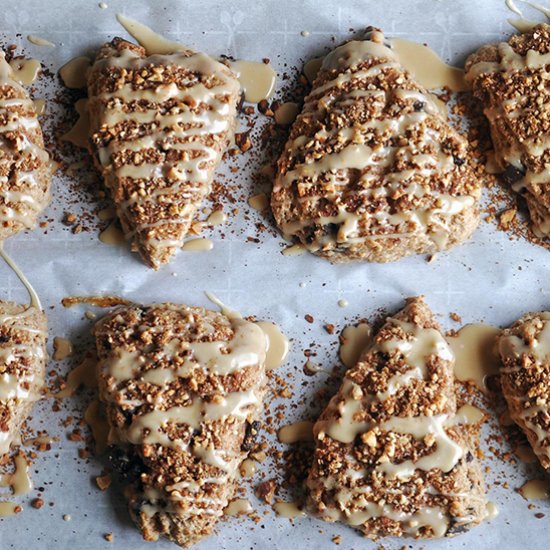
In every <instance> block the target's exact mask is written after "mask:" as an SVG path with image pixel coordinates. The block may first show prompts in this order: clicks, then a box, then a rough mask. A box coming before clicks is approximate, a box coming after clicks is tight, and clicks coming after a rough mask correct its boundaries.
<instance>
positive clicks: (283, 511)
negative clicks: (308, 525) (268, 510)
mask: <svg viewBox="0 0 550 550" xmlns="http://www.w3.org/2000/svg"><path fill="white" fill-rule="evenodd" d="M273 510H275V513H276V514H277V515H278V516H279V517H282V518H288V519H295V518H301V517H304V516H305V515H306V513H305V511H304V510H302V509H301V508H299V507H298V504H296V502H282V501H278V502H276V503H275V504H274V505H273Z"/></svg>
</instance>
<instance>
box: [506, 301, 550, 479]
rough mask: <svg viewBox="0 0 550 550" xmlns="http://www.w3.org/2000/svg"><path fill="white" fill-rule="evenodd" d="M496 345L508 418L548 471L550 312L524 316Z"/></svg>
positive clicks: (549, 432)
mask: <svg viewBox="0 0 550 550" xmlns="http://www.w3.org/2000/svg"><path fill="white" fill-rule="evenodd" d="M498 347H499V352H500V357H501V359H502V367H501V369H500V380H501V384H502V393H503V394H504V397H505V398H506V402H507V403H508V410H509V411H510V417H511V418H512V420H513V421H514V422H515V423H516V424H517V425H518V426H519V427H520V428H521V429H522V430H523V431H524V432H525V435H526V436H527V439H528V440H529V443H530V444H531V446H532V447H533V451H534V452H535V454H536V455H537V457H538V459H539V460H540V463H541V464H542V465H543V466H544V468H546V469H547V470H548V471H549V472H550V312H548V311H541V312H535V313H528V314H526V315H524V316H523V317H522V318H521V319H519V320H518V321H517V322H516V323H514V324H513V325H512V326H511V327H510V328H508V329H506V330H503V331H502V334H501V336H500V337H499V340H498Z"/></svg>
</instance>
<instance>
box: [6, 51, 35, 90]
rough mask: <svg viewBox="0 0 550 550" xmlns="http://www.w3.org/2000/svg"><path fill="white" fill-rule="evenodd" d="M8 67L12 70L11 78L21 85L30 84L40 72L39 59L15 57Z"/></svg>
mask: <svg viewBox="0 0 550 550" xmlns="http://www.w3.org/2000/svg"><path fill="white" fill-rule="evenodd" d="M10 67H11V68H12V71H13V78H14V80H15V81H17V82H19V84H22V85H23V86H30V85H31V84H32V83H33V82H34V81H35V80H36V79H37V78H38V74H39V73H40V69H41V67H40V61H38V60H37V59H25V58H22V57H15V58H13V59H12V60H11V61H10Z"/></svg>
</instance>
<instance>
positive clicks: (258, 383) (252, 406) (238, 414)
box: [95, 304, 267, 546]
mask: <svg viewBox="0 0 550 550" xmlns="http://www.w3.org/2000/svg"><path fill="white" fill-rule="evenodd" d="M95 336H96V341H97V352H98V357H99V364H98V376H99V388H100V398H101V399H102V401H103V402H104V403H106V407H107V418H108V421H109V423H110V425H111V439H112V443H113V446H112V447H111V461H112V464H113V466H114V468H115V469H116V470H117V471H118V472H119V473H120V475H121V477H122V479H123V481H124V483H125V484H126V486H127V487H126V492H125V494H126V497H127V499H128V507H129V511H130V514H131V516H132V518H133V519H134V521H135V522H136V524H137V525H138V527H139V528H140V529H141V531H142V533H143V537H144V538H145V539H146V540H156V539H157V538H158V537H159V536H166V537H168V538H170V539H171V540H173V541H174V542H176V543H178V544H179V545H181V546H189V545H191V544H193V543H195V542H197V541H198V540H200V539H201V538H203V537H205V536H207V535H208V534H210V533H211V532H212V530H213V528H214V526H215V524H216V522H217V521H218V520H219V519H220V517H221V515H222V514H223V509H224V508H225V507H226V506H227V504H228V502H229V500H230V499H231V498H232V497H233V495H234V493H235V489H236V473H237V471H238V467H239V465H240V463H241V462H242V461H243V459H244V458H245V457H246V456H247V454H248V452H249V451H250V449H251V439H250V438H251V437H253V435H254V434H255V433H256V431H257V429H258V425H257V424H258V423H257V421H256V418H257V416H258V413H259V410H260V408H261V403H262V398H263V394H264V391H265V367H264V362H265V357H266V349H267V339H266V336H265V334H264V332H263V331H262V329H261V328H260V327H258V326H257V325H255V324H254V323H251V322H248V321H245V320H243V319H235V318H231V319H230V318H228V317H226V316H225V315H224V314H222V313H217V312H213V311H209V310H206V309H201V308H194V307H187V306H183V305H175V304H157V305H152V306H137V305H135V306H129V307H122V308H119V309H117V310H115V311H114V312H112V313H111V314H109V315H107V316H106V317H105V318H103V319H102V320H100V321H99V322H98V323H97V324H96V326H95Z"/></svg>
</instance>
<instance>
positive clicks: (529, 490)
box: [518, 479, 550, 500]
mask: <svg viewBox="0 0 550 550" xmlns="http://www.w3.org/2000/svg"><path fill="white" fill-rule="evenodd" d="M518 492H519V494H520V495H521V496H522V497H523V498H524V499H525V500H543V499H545V500H546V499H549V498H550V480H548V479H532V480H531V481H527V482H526V483H524V484H523V485H522V486H521V488H520V489H519V490H518Z"/></svg>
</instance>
